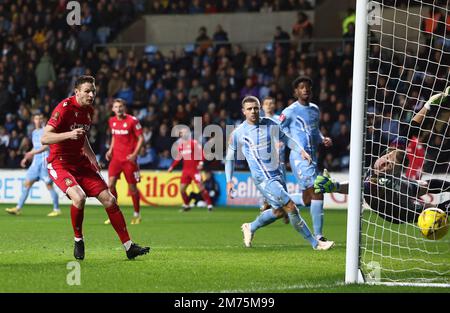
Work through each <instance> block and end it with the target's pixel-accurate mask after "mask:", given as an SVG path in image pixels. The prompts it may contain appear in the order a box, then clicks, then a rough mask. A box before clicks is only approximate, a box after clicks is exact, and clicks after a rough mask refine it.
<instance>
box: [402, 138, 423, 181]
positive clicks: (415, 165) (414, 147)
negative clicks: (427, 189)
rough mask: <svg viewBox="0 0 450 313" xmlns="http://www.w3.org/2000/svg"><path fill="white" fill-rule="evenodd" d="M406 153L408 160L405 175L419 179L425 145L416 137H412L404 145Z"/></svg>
mask: <svg viewBox="0 0 450 313" xmlns="http://www.w3.org/2000/svg"><path fill="white" fill-rule="evenodd" d="M406 153H407V156H408V160H409V166H408V168H407V170H406V177H408V178H411V179H420V177H421V176H422V167H423V163H424V162H425V147H424V146H423V144H422V143H420V142H419V139H418V138H417V137H413V138H411V140H410V142H409V143H408V146H407V147H406Z"/></svg>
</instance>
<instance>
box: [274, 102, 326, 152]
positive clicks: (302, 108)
mask: <svg viewBox="0 0 450 313" xmlns="http://www.w3.org/2000/svg"><path fill="white" fill-rule="evenodd" d="M319 120H320V111H319V107H318V106H317V105H315V104H314V103H311V102H310V103H309V105H302V104H300V103H299V102H298V101H295V102H294V103H292V104H291V105H290V106H288V107H287V108H285V109H284V110H283V112H282V113H281V115H280V122H281V124H280V125H281V129H282V130H283V131H284V132H285V133H286V134H289V135H290V136H291V137H292V138H293V139H295V140H296V141H298V142H299V143H300V145H301V146H302V147H303V148H304V149H305V151H306V152H307V153H308V154H309V155H310V156H311V157H312V158H315V155H316V152H317V148H318V146H319V144H320V143H322V141H323V138H324V137H323V135H322V133H321V132H320V126H319Z"/></svg>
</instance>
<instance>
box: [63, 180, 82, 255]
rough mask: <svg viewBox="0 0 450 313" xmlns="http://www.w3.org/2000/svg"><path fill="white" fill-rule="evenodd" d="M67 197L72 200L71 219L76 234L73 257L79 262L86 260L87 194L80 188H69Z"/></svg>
mask: <svg viewBox="0 0 450 313" xmlns="http://www.w3.org/2000/svg"><path fill="white" fill-rule="evenodd" d="M66 192H67V195H68V196H69V197H70V199H72V205H71V206H70V217H71V221H72V227H73V233H74V237H75V238H74V240H75V243H74V250H73V256H74V257H75V259H77V260H83V259H84V239H83V219H84V204H85V203H86V194H85V193H84V191H83V190H82V189H81V188H80V186H78V185H77V186H74V187H69V188H68V189H67V191H66Z"/></svg>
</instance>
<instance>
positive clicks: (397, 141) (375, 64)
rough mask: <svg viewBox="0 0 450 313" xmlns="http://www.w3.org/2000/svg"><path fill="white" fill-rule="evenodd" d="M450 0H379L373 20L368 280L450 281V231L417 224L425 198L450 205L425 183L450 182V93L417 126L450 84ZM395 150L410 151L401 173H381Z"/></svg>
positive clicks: (363, 258) (364, 233)
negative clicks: (436, 235)
mask: <svg viewBox="0 0 450 313" xmlns="http://www.w3.org/2000/svg"><path fill="white" fill-rule="evenodd" d="M447 2H448V1H400V0H398V1H394V0H392V1H373V2H372V6H373V7H375V11H374V12H375V13H376V14H379V16H378V17H379V19H378V21H379V23H378V22H377V23H375V24H376V25H369V40H368V52H367V54H368V62H367V72H368V76H367V86H368V87H367V91H366V97H367V98H366V99H367V103H366V105H367V110H366V112H367V115H366V125H367V127H366V131H365V149H364V150H365V153H364V156H365V159H364V172H365V173H366V177H365V182H364V185H365V188H364V199H365V204H364V209H363V212H362V215H361V245H360V268H361V270H362V273H363V275H364V276H365V278H366V280H368V281H372V282H386V283H392V282H394V283H439V284H440V283H442V284H450V235H449V234H447V235H446V236H445V237H444V238H442V239H440V240H429V239H426V238H425V237H424V236H422V234H421V233H420V229H419V228H418V226H417V223H416V219H417V215H418V214H417V213H416V212H420V211H421V210H422V208H423V205H424V203H430V204H432V205H433V206H438V205H439V204H440V207H443V206H444V204H445V201H447V200H449V198H450V193H449V192H441V193H433V194H430V193H428V192H427V193H425V194H424V195H422V192H421V189H420V188H418V181H417V180H425V181H426V180H429V179H441V180H445V181H449V180H450V177H449V174H448V172H449V162H450V129H449V122H450V109H449V107H450V104H449V100H448V99H447V97H445V96H444V95H443V96H442V97H440V98H439V100H438V101H435V102H437V103H436V104H435V105H432V106H431V109H430V110H428V111H426V113H427V115H426V116H425V118H424V119H423V120H422V121H421V122H420V123H418V124H416V125H415V124H412V119H413V118H414V117H415V116H417V114H419V112H424V111H423V110H422V111H421V109H422V108H423V106H424V104H425V103H426V102H427V101H428V100H429V99H430V97H431V96H432V95H435V94H438V93H442V92H444V91H445V89H446V87H447V86H449V85H450V83H449V81H450V80H449V79H450V76H449V75H450V74H449V64H450V15H449V7H448V3H447ZM369 15H370V13H369ZM370 24H373V23H370ZM449 98H450V97H449ZM389 147H391V150H387V151H386V149H388V148H389ZM394 148H397V149H400V150H402V151H405V154H400V153H399V156H400V158H397V156H394V159H395V161H394V162H395V165H396V166H394V168H396V167H397V166H399V167H401V173H402V174H401V176H400V175H399V174H398V173H399V172H400V171H397V170H394V172H396V173H397V174H394V175H392V174H390V172H389V170H387V171H388V173H389V174H383V173H381V174H377V173H376V172H375V171H374V170H373V168H374V163H375V161H376V160H377V159H379V158H380V156H382V155H384V154H386V153H389V152H390V151H392V150H393V149H394ZM394 154H396V152H394ZM402 156H403V157H402ZM405 159H408V161H409V162H404V160H405ZM391 165H392V164H391ZM428 191H429V190H428ZM434 192H436V191H434Z"/></svg>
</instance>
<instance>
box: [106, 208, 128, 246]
mask: <svg viewBox="0 0 450 313" xmlns="http://www.w3.org/2000/svg"><path fill="white" fill-rule="evenodd" d="M106 213H108V217H109V220H110V221H111V225H112V226H113V227H114V230H115V231H116V233H117V235H119V238H120V241H121V242H122V243H125V242H127V241H128V240H130V235H128V231H127V224H126V223H125V218H124V217H123V214H122V211H120V209H119V206H118V205H117V204H113V205H112V206H110V207H109V208H106Z"/></svg>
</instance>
